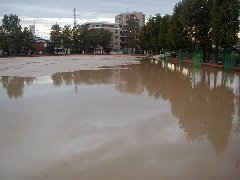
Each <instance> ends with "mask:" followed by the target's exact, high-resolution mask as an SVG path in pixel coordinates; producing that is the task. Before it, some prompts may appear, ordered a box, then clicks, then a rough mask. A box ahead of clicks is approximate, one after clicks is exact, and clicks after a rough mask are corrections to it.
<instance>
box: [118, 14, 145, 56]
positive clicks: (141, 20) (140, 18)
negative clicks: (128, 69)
mask: <svg viewBox="0 0 240 180" xmlns="http://www.w3.org/2000/svg"><path fill="white" fill-rule="evenodd" d="M130 18H134V19H135V20H136V21H137V22H138V24H139V26H140V27H142V26H144V25H145V14H143V12H136V11H133V12H130V13H121V14H119V15H116V16H115V23H117V24H119V27H120V41H121V48H126V49H127V48H128V47H127V31H126V27H127V25H128V21H129V20H130ZM134 53H135V49H134Z"/></svg>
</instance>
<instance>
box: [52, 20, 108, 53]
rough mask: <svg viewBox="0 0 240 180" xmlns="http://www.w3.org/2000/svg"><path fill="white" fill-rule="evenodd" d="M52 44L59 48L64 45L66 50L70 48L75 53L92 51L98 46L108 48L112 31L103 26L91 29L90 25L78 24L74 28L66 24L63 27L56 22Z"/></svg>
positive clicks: (53, 28) (53, 27)
mask: <svg viewBox="0 0 240 180" xmlns="http://www.w3.org/2000/svg"><path fill="white" fill-rule="evenodd" d="M50 40H51V42H52V46H53V47H54V48H55V49H57V52H58V49H59V48H61V47H63V48H65V49H66V52H67V51H68V49H69V48H71V50H72V51H73V52H75V53H82V52H85V53H92V52H93V51H94V49H95V48H96V47H97V46H102V49H103V50H107V48H108V47H109V43H110V41H111V40H112V33H111V32H110V31H109V30H106V29H103V28H95V29H89V26H88V25H76V26H74V27H73V28H71V26H69V25H65V26H64V27H63V28H61V27H60V26H59V25H58V24H54V25H53V26H52V28H51V32H50Z"/></svg>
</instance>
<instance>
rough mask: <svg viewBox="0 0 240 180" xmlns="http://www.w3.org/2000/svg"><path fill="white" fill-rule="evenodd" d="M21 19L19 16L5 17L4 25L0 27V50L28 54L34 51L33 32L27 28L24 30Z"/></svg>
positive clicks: (9, 53) (10, 53)
mask: <svg viewBox="0 0 240 180" xmlns="http://www.w3.org/2000/svg"><path fill="white" fill-rule="evenodd" d="M20 21H21V20H20V18H18V16H17V15H13V14H10V15H4V17H3V19H2V25H1V26H0V49H2V50H3V52H7V53H8V55H12V53H15V54H17V55H18V54H19V53H20V52H21V53H24V54H26V55H27V54H28V53H30V52H31V51H33V49H34V36H33V34H32V33H31V31H30V30H29V29H28V28H27V27H25V28H22V27H21V24H20Z"/></svg>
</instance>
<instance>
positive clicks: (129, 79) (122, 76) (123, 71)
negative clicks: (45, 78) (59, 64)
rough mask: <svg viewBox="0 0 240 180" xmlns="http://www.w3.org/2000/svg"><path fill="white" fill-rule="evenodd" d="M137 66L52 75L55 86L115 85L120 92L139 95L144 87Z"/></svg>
mask: <svg viewBox="0 0 240 180" xmlns="http://www.w3.org/2000/svg"><path fill="white" fill-rule="evenodd" d="M139 73H140V72H139V70H138V66H137V65H131V66H127V68H120V69H101V70H82V71H76V72H64V73H56V74H53V75H52V80H53V84H54V85H55V86H61V85H62V84H63V83H64V84H65V85H71V84H75V85H80V84H87V85H94V84H113V83H114V84H116V89H117V90H119V91H120V92H127V93H134V94H141V93H142V92H143V91H144V87H143V85H142V83H141V82H140V78H141V76H140V74H139Z"/></svg>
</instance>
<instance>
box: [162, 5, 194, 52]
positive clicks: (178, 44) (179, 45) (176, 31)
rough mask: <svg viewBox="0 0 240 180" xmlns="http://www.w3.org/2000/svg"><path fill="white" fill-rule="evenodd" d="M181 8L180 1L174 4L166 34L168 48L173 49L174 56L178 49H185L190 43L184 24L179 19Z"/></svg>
mask: <svg viewBox="0 0 240 180" xmlns="http://www.w3.org/2000/svg"><path fill="white" fill-rule="evenodd" d="M181 8H182V4H181V3H178V4H177V5H176V6H175V8H174V13H173V16H172V17H171V20H170V25H169V29H168V34H167V38H168V40H167V41H168V42H169V47H170V49H172V50H174V52H175V56H176V52H177V51H178V50H180V49H185V48H187V47H188V46H189V44H191V41H190V39H189V38H188V34H187V31H186V30H185V28H184V25H183V23H182V21H181V19H180V15H181Z"/></svg>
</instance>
